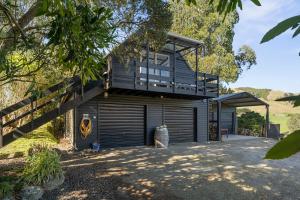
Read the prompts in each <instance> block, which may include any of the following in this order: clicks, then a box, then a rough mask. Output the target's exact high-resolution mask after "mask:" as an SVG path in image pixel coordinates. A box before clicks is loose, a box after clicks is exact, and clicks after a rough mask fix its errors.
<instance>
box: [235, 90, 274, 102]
mask: <svg viewBox="0 0 300 200" xmlns="http://www.w3.org/2000/svg"><path fill="white" fill-rule="evenodd" d="M237 89H238V90H242V91H245V92H249V93H251V94H253V95H254V96H256V97H258V98H262V99H265V100H268V96H269V94H270V92H271V91H272V90H271V89H257V88H251V87H240V88H237Z"/></svg>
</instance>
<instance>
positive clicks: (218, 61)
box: [170, 0, 256, 82]
mask: <svg viewBox="0 0 300 200" xmlns="http://www.w3.org/2000/svg"><path fill="white" fill-rule="evenodd" d="M170 8H171V11H172V12H173V25H172V28H171V31H173V32H176V33H179V34H182V35H185V36H188V37H191V38H194V39H197V40H201V41H203V43H204V46H205V49H204V52H202V55H204V59H203V60H201V61H200V62H199V63H200V64H201V66H200V70H201V71H203V72H207V73H212V74H216V75H219V76H220V77H221V79H222V80H223V81H225V82H234V81H236V80H237V78H238V76H239V75H240V74H241V73H242V71H243V69H245V68H250V67H251V66H252V65H254V64H256V55H255V52H254V51H253V50H252V49H251V48H250V47H249V46H246V45H244V46H242V47H241V48H240V49H239V50H238V52H237V53H236V54H235V53H234V51H233V47H232V43H233V37H234V30H233V29H234V25H235V24H237V23H238V20H239V16H238V13H237V12H231V13H229V14H228V16H227V17H226V18H225V19H224V17H223V16H222V15H221V14H220V13H219V12H218V5H217V4H216V3H210V2H208V1H205V0H197V1H195V5H193V6H189V5H186V3H185V2H179V3H178V2H172V3H171V6H170Z"/></svg>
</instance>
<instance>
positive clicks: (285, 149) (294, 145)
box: [265, 130, 300, 159]
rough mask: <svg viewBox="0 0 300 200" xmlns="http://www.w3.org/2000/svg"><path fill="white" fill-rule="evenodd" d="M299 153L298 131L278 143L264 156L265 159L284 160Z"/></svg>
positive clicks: (299, 139) (299, 135)
mask: <svg viewBox="0 0 300 200" xmlns="http://www.w3.org/2000/svg"><path fill="white" fill-rule="evenodd" d="M299 151H300V130H299V131H295V132H293V133H291V134H290V135H288V136H287V137H286V138H284V139H283V140H281V141H279V142H278V143H277V144H276V145H275V146H273V147H272V148H271V149H270V150H269V151H268V152H267V154H266V156H265V158H266V159H284V158H288V157H290V156H292V155H294V154H296V153H297V152H299Z"/></svg>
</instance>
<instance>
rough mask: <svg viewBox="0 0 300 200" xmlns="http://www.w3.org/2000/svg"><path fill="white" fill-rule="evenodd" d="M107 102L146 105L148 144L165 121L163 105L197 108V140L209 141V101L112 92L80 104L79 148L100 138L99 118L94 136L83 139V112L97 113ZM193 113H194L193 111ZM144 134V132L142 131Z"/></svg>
mask: <svg viewBox="0 0 300 200" xmlns="http://www.w3.org/2000/svg"><path fill="white" fill-rule="evenodd" d="M105 103H115V104H126V105H127V106H130V105H133V106H134V105H141V106H145V107H146V111H147V115H146V125H147V126H146V134H147V137H146V138H147V141H146V144H148V145H150V144H152V141H153V134H154V128H155V127H156V126H159V125H161V124H162V123H163V115H162V113H163V112H162V109H163V106H172V107H174V108H175V107H186V108H191V110H192V109H193V108H195V107H196V108H197V141H198V142H206V141H207V133H208V132H207V131H208V130H207V125H208V124H207V122H208V119H207V116H208V113H207V102H206V101H202V100H198V101H193V100H185V99H171V98H163V99H161V98H159V97H145V96H129V95H116V94H110V95H109V97H108V98H106V99H105V98H104V97H103V96H98V97H96V98H94V99H92V100H90V101H88V102H87V103H85V104H83V105H81V106H79V107H78V108H77V109H76V111H75V112H76V114H75V116H76V120H75V123H76V124H75V140H76V146H77V148H85V147H88V144H87V143H89V142H93V141H94V140H95V139H99V138H98V137H97V135H99V134H98V133H97V131H98V130H97V129H96V128H95V126H96V124H97V123H99V119H98V120H97V119H96V120H95V121H93V124H94V126H93V127H94V130H93V131H95V132H93V134H94V136H92V137H91V138H90V139H89V140H83V139H82V138H81V136H80V132H79V123H80V121H81V119H82V115H83V114H90V115H91V116H96V115H97V107H99V105H100V104H105ZM191 114H192V113H191ZM141 134H144V133H141Z"/></svg>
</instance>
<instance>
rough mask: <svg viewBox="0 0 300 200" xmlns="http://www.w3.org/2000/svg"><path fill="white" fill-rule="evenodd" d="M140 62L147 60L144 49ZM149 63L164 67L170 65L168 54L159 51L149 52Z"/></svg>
mask: <svg viewBox="0 0 300 200" xmlns="http://www.w3.org/2000/svg"><path fill="white" fill-rule="evenodd" d="M140 62H141V63H143V62H147V54H146V51H143V52H142V56H141V58H140ZM149 63H150V64H154V65H160V66H165V67H170V56H169V55H166V54H161V53H154V52H149Z"/></svg>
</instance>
